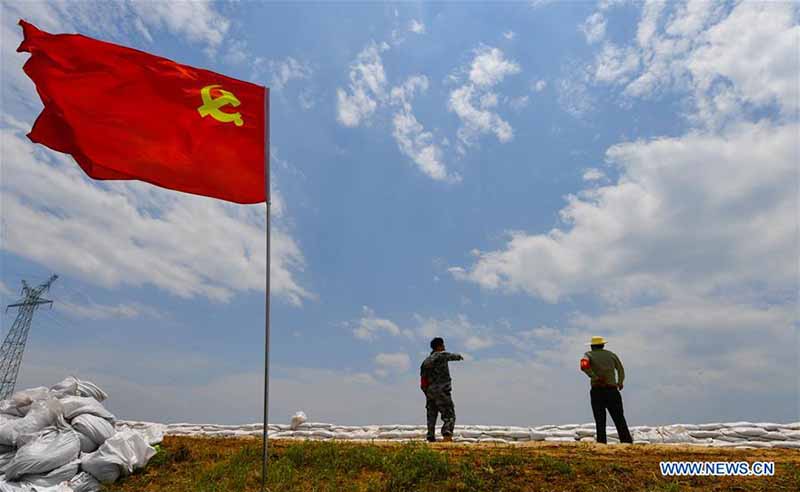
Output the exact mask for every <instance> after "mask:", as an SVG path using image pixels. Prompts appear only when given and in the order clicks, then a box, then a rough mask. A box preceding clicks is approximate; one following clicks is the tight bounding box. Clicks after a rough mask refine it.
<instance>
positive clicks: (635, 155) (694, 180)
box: [451, 122, 798, 302]
mask: <svg viewBox="0 0 800 492" xmlns="http://www.w3.org/2000/svg"><path fill="white" fill-rule="evenodd" d="M797 132H798V126H797V125H788V126H777V127H776V126H773V125H771V124H768V123H763V122H762V123H760V124H741V125H740V126H738V127H736V128H734V129H731V130H729V131H728V132H726V133H725V134H722V135H709V134H702V133H699V134H690V135H687V136H685V137H681V138H661V139H656V140H652V141H649V142H645V141H639V142H631V143H625V144H619V145H615V146H613V147H611V148H610V149H609V150H608V152H607V158H608V160H609V161H610V163H611V164H614V165H616V166H618V167H619V169H620V171H621V175H620V177H619V179H618V180H617V182H616V183H614V184H611V185H609V186H604V187H599V188H591V189H587V190H584V191H583V192H581V193H579V194H578V195H577V196H575V195H571V196H569V197H568V204H567V206H566V207H565V208H564V209H562V210H561V212H560V215H561V218H562V220H563V221H564V227H563V228H557V229H553V230H551V231H549V232H548V233H546V234H525V233H520V232H516V233H512V234H511V239H510V240H509V242H508V243H507V244H506V246H505V248H504V249H502V250H499V251H492V252H486V253H479V256H478V260H477V262H476V263H475V265H473V266H472V267H471V268H470V269H468V270H463V269H453V270H451V271H452V273H454V274H455V275H456V276H457V277H458V278H462V279H465V280H469V281H471V282H475V283H477V284H478V285H481V286H483V287H485V288H487V289H503V290H508V291H523V292H527V293H529V294H531V295H534V296H536V297H539V298H542V299H544V300H546V301H548V302H557V301H558V300H559V299H561V298H562V297H563V296H568V295H572V294H579V293H600V294H602V295H604V296H605V297H606V298H609V299H612V298H627V297H629V296H631V295H633V293H634V292H638V293H639V295H642V293H647V292H650V293H652V295H669V294H671V293H673V292H677V291H679V290H691V291H693V292H698V293H710V292H714V291H715V290H716V289H721V288H735V287H737V286H745V285H756V284H758V285H762V284H763V287H762V290H761V292H762V294H763V295H767V293H772V294H775V293H776V292H781V291H785V290H786V289H788V288H790V286H791V285H792V283H793V282H794V276H793V274H792V273H791V272H793V271H795V270H794V267H793V266H792V265H794V264H795V263H796V248H797V236H796V230H795V215H796V210H795V207H796V203H795V202H796V194H797V189H796V186H795V185H794V184H793V183H796V181H795V179H794V177H795V176H796V163H797V151H796V146H795V142H796V135H797ZM756 162H757V163H759V165H758V166H755V165H752V163H756ZM732 170H735V172H733V171H732ZM687 238H691V240H690V241H688V242H687ZM754 283H755V284H754Z"/></svg>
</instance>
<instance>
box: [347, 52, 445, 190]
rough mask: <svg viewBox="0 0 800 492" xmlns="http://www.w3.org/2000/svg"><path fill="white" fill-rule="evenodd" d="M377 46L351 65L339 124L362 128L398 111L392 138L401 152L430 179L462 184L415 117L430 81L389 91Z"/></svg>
mask: <svg viewBox="0 0 800 492" xmlns="http://www.w3.org/2000/svg"><path fill="white" fill-rule="evenodd" d="M386 49H388V46H386V45H385V44H384V45H382V47H379V46H378V45H377V44H375V43H374V42H373V43H371V44H370V45H369V46H367V48H365V49H364V50H363V51H362V52H361V53H360V54H359V56H358V58H357V60H356V61H355V62H354V63H353V64H352V65H351V69H350V94H348V93H347V92H346V91H344V90H343V89H338V90H337V99H338V110H339V115H338V119H339V122H340V123H342V124H343V125H345V126H349V127H356V126H359V124H360V123H361V121H362V120H366V119H367V118H369V117H370V116H371V115H372V114H373V113H375V112H376V111H377V110H378V109H379V108H380V107H383V106H389V107H393V108H395V112H394V115H393V117H392V126H393V131H392V136H393V137H394V139H395V142H397V147H398V148H399V149H400V152H402V153H403V155H405V156H406V157H408V158H409V159H411V161H412V162H414V164H415V165H416V166H417V167H418V168H419V170H420V171H422V172H423V173H424V174H425V175H427V176H428V177H430V178H432V179H434V180H437V181H445V182H458V181H459V180H460V177H459V176H458V175H456V174H452V173H448V171H447V167H446V165H445V163H444V152H443V151H442V149H441V147H440V146H439V145H438V144H437V143H436V142H435V138H434V135H433V133H431V132H429V131H426V130H425V128H424V127H423V125H422V124H421V123H420V122H419V121H418V120H417V118H416V116H415V115H414V112H413V108H412V106H411V102H412V100H413V99H414V97H415V96H416V95H417V94H421V93H424V92H425V91H427V90H428V78H427V77H425V76H424V75H413V76H411V77H409V78H408V79H406V81H405V82H404V83H402V84H400V85H398V86H395V87H392V88H391V89H388V90H387V87H388V81H387V78H386V74H385V71H384V68H383V62H382V60H381V58H380V53H381V51H384V50H386Z"/></svg>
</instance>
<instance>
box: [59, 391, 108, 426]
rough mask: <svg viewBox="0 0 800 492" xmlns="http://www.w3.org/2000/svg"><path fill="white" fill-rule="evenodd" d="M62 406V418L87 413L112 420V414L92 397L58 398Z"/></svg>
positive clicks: (69, 418)
mask: <svg viewBox="0 0 800 492" xmlns="http://www.w3.org/2000/svg"><path fill="white" fill-rule="evenodd" d="M59 401H60V402H61V404H62V405H63V406H64V418H65V419H67V420H72V419H74V418H75V417H77V416H78V415H83V414H85V413H88V414H90V415H95V416H97V417H101V418H104V419H106V420H108V421H110V422H114V420H115V417H114V414H112V413H111V412H109V411H108V410H106V408H105V407H104V406H103V405H102V404H101V403H100V402H99V401H97V400H95V399H94V398H90V397H86V396H65V397H64V398H61V399H60V400H59Z"/></svg>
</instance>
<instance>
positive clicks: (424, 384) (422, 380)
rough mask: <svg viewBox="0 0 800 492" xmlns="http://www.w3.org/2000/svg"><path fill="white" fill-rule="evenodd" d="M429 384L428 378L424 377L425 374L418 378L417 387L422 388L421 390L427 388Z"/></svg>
mask: <svg viewBox="0 0 800 492" xmlns="http://www.w3.org/2000/svg"><path fill="white" fill-rule="evenodd" d="M429 385H430V382H428V378H426V377H425V376H422V377H421V378H420V379H419V387H420V388H422V390H423V391H425V390H426V389H428V386H429Z"/></svg>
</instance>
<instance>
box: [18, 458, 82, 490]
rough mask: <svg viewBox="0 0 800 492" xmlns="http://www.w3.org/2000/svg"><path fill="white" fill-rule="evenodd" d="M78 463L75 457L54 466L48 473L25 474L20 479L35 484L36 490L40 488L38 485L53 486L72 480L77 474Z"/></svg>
mask: <svg viewBox="0 0 800 492" xmlns="http://www.w3.org/2000/svg"><path fill="white" fill-rule="evenodd" d="M79 465H80V460H77V459H76V460H73V461H70V462H69V463H67V464H65V465H62V466H60V467H58V468H56V469H55V470H53V471H51V472H50V473H45V474H40V475H25V476H23V477H22V478H21V481H24V482H25V483H28V484H31V485H34V486H36V490H37V491H38V490H40V489H39V487H55V486H56V485H58V484H60V483H62V482H68V481H70V480H72V479H73V478H74V477H75V475H77V474H78V466H79Z"/></svg>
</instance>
